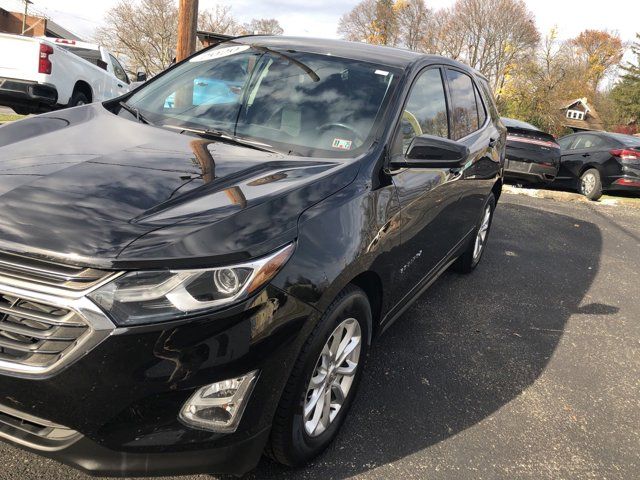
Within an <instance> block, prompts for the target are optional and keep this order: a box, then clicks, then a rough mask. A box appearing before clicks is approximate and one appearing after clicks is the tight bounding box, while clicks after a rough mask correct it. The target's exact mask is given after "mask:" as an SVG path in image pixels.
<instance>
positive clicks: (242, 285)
mask: <svg viewBox="0 0 640 480" xmlns="http://www.w3.org/2000/svg"><path fill="white" fill-rule="evenodd" d="M293 250H294V247H293V244H289V245H287V246H286V247H284V248H282V249H280V250H278V251H276V252H275V253H272V254H271V255H268V256H266V257H263V258H261V259H258V260H255V261H252V262H247V263H243V264H238V265H231V266H227V267H218V268H208V269H198V270H155V271H152V270H150V271H141V272H131V273H127V274H125V275H122V276H120V277H118V278H116V279H115V280H113V281H112V282H110V283H108V284H106V285H104V286H102V287H100V288H99V289H97V290H95V291H94V292H92V293H91V294H89V297H90V298H91V299H92V300H93V301H94V302H95V303H97V304H98V305H100V307H102V308H103V309H104V310H105V311H107V312H108V313H109V314H110V315H111V317H112V318H113V319H114V320H115V322H116V323H118V325H122V326H128V325H140V324H146V323H153V322H158V321H163V320H170V319H174V318H179V317H181V316H185V315H189V314H191V313H193V312H198V311H200V310H211V309H215V308H218V307H222V306H225V305H229V304H231V303H233V302H236V301H238V300H242V299H244V298H246V297H248V296H249V295H250V294H251V293H253V292H255V291H256V290H258V289H259V288H260V287H262V286H264V285H265V284H266V283H267V282H268V281H269V280H271V279H272V278H273V277H274V276H275V274H276V273H277V272H278V270H280V268H281V267H282V266H283V265H284V264H285V263H286V261H287V260H288V259H289V257H290V256H291V254H292V253H293Z"/></svg>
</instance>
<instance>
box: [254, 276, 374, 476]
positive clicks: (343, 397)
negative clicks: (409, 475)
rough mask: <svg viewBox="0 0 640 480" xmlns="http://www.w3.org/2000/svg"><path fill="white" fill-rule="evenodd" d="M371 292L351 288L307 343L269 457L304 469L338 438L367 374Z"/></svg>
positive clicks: (274, 429) (277, 420)
mask: <svg viewBox="0 0 640 480" xmlns="http://www.w3.org/2000/svg"><path fill="white" fill-rule="evenodd" d="M371 322H372V316H371V307H370V304H369V300H368V298H367V296H366V294H365V293H364V292H363V291H362V290H361V289H359V288H358V287H355V286H351V285H350V286H348V287H347V288H346V289H344V290H343V291H342V292H341V293H340V294H339V295H338V297H337V298H336V299H335V300H334V301H333V303H332V304H331V305H330V306H329V308H328V309H327V311H326V312H325V314H324V315H323V316H322V318H321V319H320V321H319V322H318V325H316V327H315V329H314V331H313V332H312V333H311V335H310V336H309V338H308V340H307V342H306V343H305V345H304V347H303V348H302V351H301V353H300V356H299V357H298V360H297V362H296V364H295V365H294V367H293V370H292V373H291V376H290V378H289V381H288V382H287V385H286V387H285V389H284V392H283V394H282V398H281V399H280V403H279V405H278V409H277V411H276V414H275V418H274V422H273V427H272V429H271V437H270V440H269V445H268V446H267V450H266V453H267V455H269V456H270V457H271V458H273V459H274V460H276V461H277V462H279V463H282V464H285V465H289V466H301V465H304V464H305V463H307V462H309V461H310V460H311V459H313V458H314V457H316V456H317V455H319V454H320V453H321V452H322V451H323V450H324V449H325V448H326V447H327V446H328V445H329V444H330V443H331V441H332V440H333V439H334V438H335V436H336V435H337V433H338V430H339V429H340V426H341V425H342V423H343V421H344V419H345V417H346V414H347V412H348V410H349V407H350V406H351V403H352V402H353V399H354V397H355V394H356V390H357V388H358V384H359V382H360V378H361V376H362V371H363V369H364V361H365V358H366V355H367V351H368V339H369V332H370V329H371Z"/></svg>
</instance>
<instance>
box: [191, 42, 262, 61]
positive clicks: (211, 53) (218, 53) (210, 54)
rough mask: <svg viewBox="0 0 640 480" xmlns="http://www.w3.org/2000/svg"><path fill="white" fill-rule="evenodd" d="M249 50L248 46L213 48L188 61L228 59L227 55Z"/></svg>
mask: <svg viewBox="0 0 640 480" xmlns="http://www.w3.org/2000/svg"><path fill="white" fill-rule="evenodd" d="M249 48H250V47H249V45H236V46H235V47H223V48H214V49H213V50H207V51H206V52H204V53H202V54H201V55H197V56H195V57H193V58H192V59H191V60H189V62H204V61H205V60H213V59H214V58H222V57H228V56H229V55H235V54H236V53H240V52H244V51H245V50H248V49H249Z"/></svg>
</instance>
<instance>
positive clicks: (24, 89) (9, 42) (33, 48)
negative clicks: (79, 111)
mask: <svg viewBox="0 0 640 480" xmlns="http://www.w3.org/2000/svg"><path fill="white" fill-rule="evenodd" d="M0 52H2V53H1V54H0V105H4V106H7V107H11V108H13V110H15V111H16V113H20V114H27V113H39V112H45V111H49V110H53V109H56V108H61V107H74V106H76V105H82V104H84V103H90V102H96V101H103V100H108V99H110V98H114V97H117V96H120V95H122V94H124V93H126V92H128V91H129V89H130V80H129V78H128V77H127V74H126V72H125V70H124V68H122V65H121V64H120V62H118V60H117V59H116V58H115V56H113V55H112V54H111V53H109V52H108V51H107V50H106V49H104V48H103V47H101V46H99V45H94V44H91V43H85V42H79V41H75V40H65V39H62V38H48V37H35V38H34V37H24V36H21V35H9V34H0Z"/></svg>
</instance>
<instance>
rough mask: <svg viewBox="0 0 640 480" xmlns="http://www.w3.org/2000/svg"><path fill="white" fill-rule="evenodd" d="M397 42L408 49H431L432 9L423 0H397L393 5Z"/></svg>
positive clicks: (432, 34)
mask: <svg viewBox="0 0 640 480" xmlns="http://www.w3.org/2000/svg"><path fill="white" fill-rule="evenodd" d="M395 15H396V17H397V26H398V36H399V44H400V45H402V46H403V47H406V48H408V49H409V50H422V51H426V52H428V51H431V50H432V49H433V45H434V41H435V32H434V27H435V23H434V18H433V11H432V10H431V9H430V8H428V7H427V5H426V4H425V2H424V0H399V1H398V2H396V5H395Z"/></svg>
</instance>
